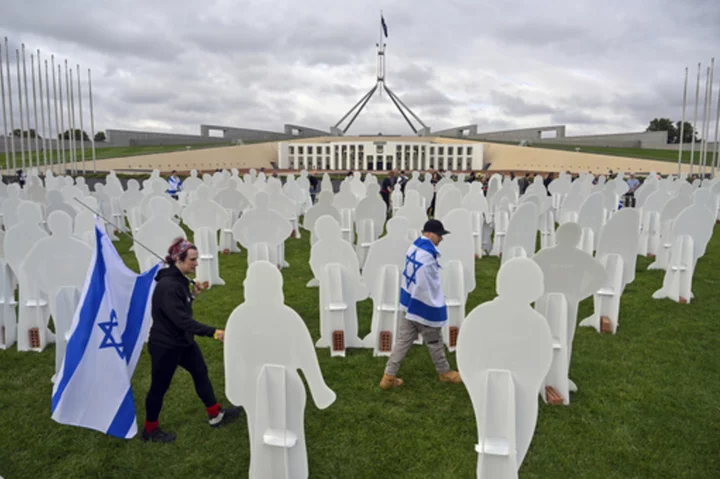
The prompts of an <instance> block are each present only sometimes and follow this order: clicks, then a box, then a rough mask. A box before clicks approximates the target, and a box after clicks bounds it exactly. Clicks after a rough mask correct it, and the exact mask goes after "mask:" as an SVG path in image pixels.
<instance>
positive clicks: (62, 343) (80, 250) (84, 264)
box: [22, 211, 93, 374]
mask: <svg viewBox="0 0 720 479" xmlns="http://www.w3.org/2000/svg"><path fill="white" fill-rule="evenodd" d="M47 224H48V228H49V229H50V233H51V234H52V235H51V236H50V237H48V238H44V239H41V240H40V241H38V242H37V243H35V245H34V246H33V247H32V249H31V250H30V251H29V252H28V255H27V257H26V258H25V261H24V263H23V266H22V267H23V270H24V273H25V274H26V276H27V278H28V280H29V281H32V282H33V283H35V285H36V287H37V288H38V290H39V291H40V292H41V293H42V294H43V295H45V296H46V297H47V298H48V305H49V309H50V315H51V316H52V318H53V323H54V324H55V337H56V341H57V342H56V345H55V373H56V374H57V372H58V371H59V370H60V366H61V365H62V362H63V358H64V357H65V347H66V340H65V335H66V333H67V332H69V331H70V326H71V325H72V320H73V313H74V310H59V309H58V308H57V298H58V293H59V292H60V290H61V289H62V288H66V287H71V288H74V290H76V291H77V293H76V297H77V299H78V300H79V299H80V294H79V293H80V292H81V291H82V289H83V285H84V284H85V278H86V276H87V271H88V268H89V267H90V261H91V259H92V255H93V250H92V249H91V248H90V246H88V245H87V244H86V243H85V242H83V241H82V240H80V239H77V238H75V237H73V236H72V218H70V216H69V215H68V214H67V213H65V212H63V211H54V212H52V213H50V215H49V216H48V220H47Z"/></svg>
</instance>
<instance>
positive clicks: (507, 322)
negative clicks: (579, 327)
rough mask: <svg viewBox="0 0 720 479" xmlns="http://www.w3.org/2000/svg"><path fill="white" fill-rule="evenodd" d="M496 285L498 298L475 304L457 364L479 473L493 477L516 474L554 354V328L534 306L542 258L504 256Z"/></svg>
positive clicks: (540, 282) (540, 281)
mask: <svg viewBox="0 0 720 479" xmlns="http://www.w3.org/2000/svg"><path fill="white" fill-rule="evenodd" d="M497 292H498V297H497V298H496V299H494V300H493V301H490V302H487V303H484V304H481V305H480V306H478V307H477V308H475V309H474V310H473V311H472V312H470V314H469V315H468V317H467V319H466V320H465V322H464V324H463V327H462V330H461V331H460V338H459V339H458V345H457V364H458V369H459V371H460V374H461V375H462V378H463V383H464V384H465V387H466V388H467V390H468V393H469V395H470V400H471V401H472V404H473V409H474V411H475V418H476V423H477V433H478V443H477V445H476V447H475V450H476V452H477V453H478V463H477V477H479V478H487V479H495V478H506V477H517V471H518V469H519V468H520V466H521V465H522V463H523V460H524V459H525V455H526V454H527V451H528V448H529V447H530V442H531V441H532V436H533V432H534V430H535V424H536V422H537V412H538V400H537V394H538V392H539V391H540V386H541V384H542V381H543V379H544V378H545V377H546V376H547V373H548V371H549V370H550V365H551V362H552V355H553V349H552V345H553V340H552V336H551V334H550V328H549V327H548V325H547V322H545V321H544V320H543V317H542V315H540V314H539V313H538V312H536V311H534V310H533V309H532V308H531V307H530V303H532V302H534V301H537V299H539V298H540V297H541V296H542V294H543V274H542V271H541V270H540V268H539V267H538V266H537V264H535V263H534V262H533V261H532V260H529V259H521V258H519V259H513V260H510V261H508V262H507V263H505V264H504V265H503V266H502V267H501V268H500V271H499V272H498V276H497ZM518 331H522V334H518Z"/></svg>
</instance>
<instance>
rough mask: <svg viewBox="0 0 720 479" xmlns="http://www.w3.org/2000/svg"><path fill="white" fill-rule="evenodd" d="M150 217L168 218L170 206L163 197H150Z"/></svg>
mask: <svg viewBox="0 0 720 479" xmlns="http://www.w3.org/2000/svg"><path fill="white" fill-rule="evenodd" d="M149 207H150V217H151V218H156V217H157V218H169V217H170V215H171V214H172V206H171V205H170V203H168V202H167V200H166V199H165V198H161V197H155V198H151V199H150V203H149Z"/></svg>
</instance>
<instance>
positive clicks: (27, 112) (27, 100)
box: [22, 43, 33, 173]
mask: <svg viewBox="0 0 720 479" xmlns="http://www.w3.org/2000/svg"><path fill="white" fill-rule="evenodd" d="M22 67H23V84H24V85H25V120H26V121H25V122H26V123H27V129H28V134H27V152H28V162H29V169H31V170H32V167H33V162H32V142H31V138H30V95H29V94H28V87H27V68H26V66H25V44H24V43H23V44H22ZM26 173H27V172H26Z"/></svg>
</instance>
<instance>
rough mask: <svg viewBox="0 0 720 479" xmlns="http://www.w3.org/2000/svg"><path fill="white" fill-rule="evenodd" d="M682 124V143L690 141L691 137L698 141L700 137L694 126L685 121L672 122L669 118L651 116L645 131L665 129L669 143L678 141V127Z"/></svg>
mask: <svg viewBox="0 0 720 479" xmlns="http://www.w3.org/2000/svg"><path fill="white" fill-rule="evenodd" d="M681 126H682V130H683V132H682V136H683V141H682V142H683V143H691V142H692V140H693V137H695V141H696V142H700V141H701V140H700V138H698V136H697V132H696V131H695V128H693V126H692V124H691V123H690V122H687V121H686V122H685V124H684V125H681V122H679V121H678V122H677V123H673V121H672V120H671V119H670V118H653V120H652V121H651V122H650V125H649V126H648V127H647V129H646V130H645V131H667V132H668V137H667V142H668V143H670V144H674V143H680V127H681Z"/></svg>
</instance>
